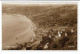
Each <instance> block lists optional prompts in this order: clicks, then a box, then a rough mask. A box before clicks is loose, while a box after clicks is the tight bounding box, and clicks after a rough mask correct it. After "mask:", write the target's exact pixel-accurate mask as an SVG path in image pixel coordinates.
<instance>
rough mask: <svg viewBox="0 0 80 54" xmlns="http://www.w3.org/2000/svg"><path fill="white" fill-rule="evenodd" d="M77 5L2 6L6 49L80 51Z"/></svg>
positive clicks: (21, 4)
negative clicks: (79, 46) (78, 44)
mask: <svg viewBox="0 0 80 54" xmlns="http://www.w3.org/2000/svg"><path fill="white" fill-rule="evenodd" d="M77 6H78V5H77V3H62V4H60V3H57V4H56V3H50V4H41V3H39V4H38V3H37V4H27V3H15V4H14V3H2V50H77V8H78V7H77Z"/></svg>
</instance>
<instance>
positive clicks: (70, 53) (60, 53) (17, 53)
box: [0, 1, 80, 54]
mask: <svg viewBox="0 0 80 54" xmlns="http://www.w3.org/2000/svg"><path fill="white" fill-rule="evenodd" d="M8 2H9V3H11V2H12V1H8ZM66 2H67V3H75V2H78V25H77V26H78V27H77V28H78V30H77V31H78V34H77V38H78V50H39V51H38V50H35V51H34V50H30V51H29V50H8V51H7V50H5V51H3V50H2V44H1V43H2V2H1V1H0V29H1V31H0V39H1V41H0V54H25V53H27V54H32V53H33V54H79V51H80V46H79V45H80V37H79V35H80V33H79V32H80V30H79V28H80V21H79V20H80V18H79V17H80V15H79V14H80V2H79V1H66ZM66 2H65V1H55V2H53V1H35V2H34V1H27V2H25V1H22V2H21V1H18V3H19V4H20V3H29V4H30V3H34V4H35V3H40V4H42V3H47V4H48V3H58V4H59V3H66ZM12 3H14V4H16V3H17V1H15V2H12Z"/></svg>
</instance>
